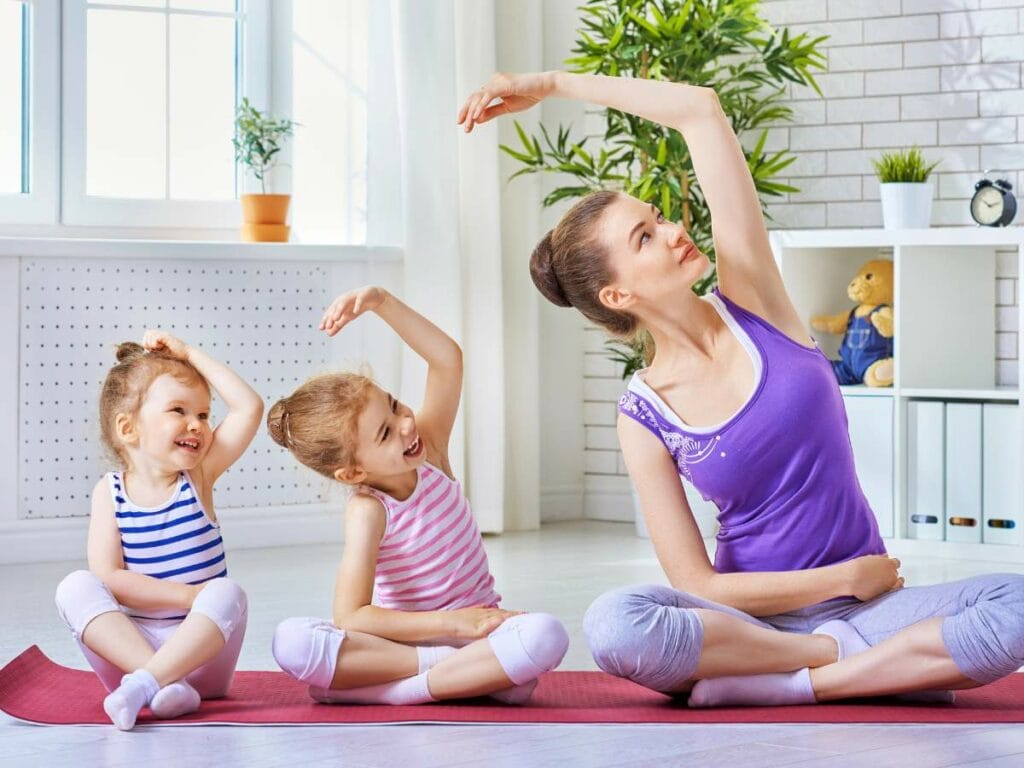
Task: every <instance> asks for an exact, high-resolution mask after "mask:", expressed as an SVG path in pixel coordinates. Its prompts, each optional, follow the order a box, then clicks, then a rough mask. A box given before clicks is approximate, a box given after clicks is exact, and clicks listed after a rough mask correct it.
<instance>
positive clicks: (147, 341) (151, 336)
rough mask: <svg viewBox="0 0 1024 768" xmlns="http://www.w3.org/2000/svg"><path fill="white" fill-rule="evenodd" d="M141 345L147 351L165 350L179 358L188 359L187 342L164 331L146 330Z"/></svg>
mask: <svg viewBox="0 0 1024 768" xmlns="http://www.w3.org/2000/svg"><path fill="white" fill-rule="evenodd" d="M142 346H144V347H145V348H146V350H147V351H149V352H161V351H162V352H167V353H168V354H170V355H171V356H173V357H176V358H178V359H179V360H188V344H186V343H185V342H183V341H182V340H181V339H179V338H178V337H176V336H171V334H169V333H167V332H166V331H160V330H154V329H150V330H148V331H146V335H145V336H143V337H142Z"/></svg>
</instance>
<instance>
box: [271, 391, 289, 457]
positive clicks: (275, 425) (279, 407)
mask: <svg viewBox="0 0 1024 768" xmlns="http://www.w3.org/2000/svg"><path fill="white" fill-rule="evenodd" d="M287 399H288V398H283V399H281V400H278V401H277V402H276V403H274V404H273V405H272V406H271V407H270V411H269V412H268V413H267V431H268V432H269V433H270V437H271V439H272V440H273V441H274V442H275V443H277V444H278V445H280V446H281V447H282V448H288V447H289V445H288V443H289V442H290V441H289V435H288V424H287V423H286V422H287V419H288V406H287V402H286V401H287Z"/></svg>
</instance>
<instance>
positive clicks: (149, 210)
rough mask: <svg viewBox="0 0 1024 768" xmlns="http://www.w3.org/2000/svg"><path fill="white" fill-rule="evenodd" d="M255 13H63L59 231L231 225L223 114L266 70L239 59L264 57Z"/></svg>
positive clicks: (232, 181) (88, 9)
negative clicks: (73, 226) (82, 226)
mask: <svg viewBox="0 0 1024 768" xmlns="http://www.w3.org/2000/svg"><path fill="white" fill-rule="evenodd" d="M265 10H266V6H265V2H260V1H259V0H249V1H248V2H242V0H237V1H236V0H109V1H108V2H98V1H94V0H88V1H87V2H73V3H65V5H64V14H65V19H64V23H65V30H66V41H65V49H64V55H65V67H64V83H63V96H64V111H65V120H64V163H65V170H64V180H63V181H64V197H63V219H64V222H65V223H70V224H100V225H123V226H172V227H234V226H237V224H238V220H239V214H238V204H237V200H236V193H237V182H238V180H237V178H236V171H235V162H234V150H233V148H232V145H231V137H232V134H233V131H234V112H235V107H236V105H237V104H238V102H239V101H240V99H241V95H242V93H243V92H244V91H245V88H246V85H247V84H248V85H249V86H251V91H261V90H262V92H263V93H265V92H266V90H265V87H264V88H263V89H261V88H260V81H261V78H260V77H259V75H258V73H259V72H260V71H265V66H264V65H263V64H262V63H261V62H260V61H258V60H257V57H256V56H250V55H248V53H247V52H249V51H261V52H263V55H266V52H267V46H266V44H265V41H266V34H265V15H266V14H265ZM252 95H253V94H252V93H251V92H250V96H251V97H252ZM253 100H254V102H256V103H257V104H258V103H259V102H260V99H259V98H254V99H253Z"/></svg>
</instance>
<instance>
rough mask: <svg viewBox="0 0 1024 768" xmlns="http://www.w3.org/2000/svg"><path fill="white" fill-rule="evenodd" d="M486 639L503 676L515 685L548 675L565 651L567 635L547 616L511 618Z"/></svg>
mask: <svg viewBox="0 0 1024 768" xmlns="http://www.w3.org/2000/svg"><path fill="white" fill-rule="evenodd" d="M488 639H489V640H490V643H491V648H492V649H493V650H494V655H495V656H497V657H498V662H499V663H500V664H501V667H502V669H504V670H505V674H506V675H508V678H509V680H511V681H512V682H513V683H515V684H516V685H522V684H523V683H526V682H529V681H530V680H536V679H537V678H538V677H540V676H541V675H542V674H544V673H545V672H550V671H551V670H552V669H554V668H555V667H557V666H558V665H559V664H561V663H562V659H563V658H565V652H566V651H567V650H569V633H568V632H566V631H565V627H564V626H562V622H560V621H559V620H558V619H556V618H555V617H554V616H552V615H551V614H550V613H526V614H523V615H521V616H513V617H512V618H511V619H507V620H506V621H504V622H503V623H502V625H501V626H500V627H498V628H497V629H496V630H494V632H492V633H491V634H490V636H489V637H488Z"/></svg>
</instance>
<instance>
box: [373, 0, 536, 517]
mask: <svg viewBox="0 0 1024 768" xmlns="http://www.w3.org/2000/svg"><path fill="white" fill-rule="evenodd" d="M390 14H391V28H392V30H393V36H392V39H393V42H394V59H393V60H394V75H395V81H396V86H397V89H396V90H397V94H398V96H397V100H398V110H397V112H398V114H397V125H398V128H399V131H398V133H399V138H398V143H397V147H396V149H397V150H398V152H397V156H398V157H399V158H400V165H401V169H400V170H401V173H400V176H401V182H402V183H401V187H402V189H401V195H400V196H401V200H402V208H403V213H402V220H403V224H404V244H405V253H406V256H405V298H406V299H407V300H408V302H409V303H410V304H411V305H412V306H414V307H417V308H419V309H421V310H423V311H424V313H425V314H426V315H428V316H429V317H430V318H431V319H432V320H434V321H435V322H436V323H437V324H438V325H439V326H440V327H441V328H443V329H444V330H445V331H446V332H448V333H449V334H450V335H451V336H453V337H454V338H455V339H456V340H458V341H459V343H460V344H461V345H462V348H463V352H464V363H465V381H464V391H463V408H462V411H461V414H462V415H461V417H460V421H459V423H457V424H456V428H455V432H454V433H453V435H452V444H451V457H452V462H453V467H454V468H455V470H456V472H457V473H458V475H459V477H460V478H461V479H462V480H463V482H464V484H465V486H466V490H467V493H468V495H469V498H470V500H471V502H472V506H473V509H474V511H475V513H476V517H477V520H478V522H479V524H480V527H481V529H482V530H484V531H485V532H499V531H502V530H506V529H508V528H522V527H534V526H535V525H536V515H533V519H532V520H531V519H529V517H528V518H527V519H525V520H524V518H523V516H522V514H521V513H520V510H519V509H518V508H511V507H516V506H517V505H515V504H509V503H508V502H509V500H513V501H514V500H515V499H517V498H518V493H517V492H516V491H515V489H512V488H509V487H508V482H507V477H508V475H509V472H508V464H509V461H510V456H512V455H516V456H517V458H516V461H517V462H520V461H522V462H523V463H524V465H528V464H529V463H530V462H531V461H532V462H533V463H534V464H536V463H537V461H538V459H537V446H536V445H532V446H529V447H528V449H527V453H528V454H529V456H525V457H524V456H521V455H518V454H521V453H522V452H521V451H520V452H518V454H517V452H513V451H511V450H509V446H508V433H509V430H508V429H507V422H506V408H507V405H508V404H509V402H510V397H513V396H514V394H515V393H514V392H511V393H510V392H509V388H508V386H507V383H506V378H507V377H506V362H505V361H506V359H507V354H506V340H505V339H506V335H505V318H506V316H507V315H508V313H507V311H506V308H505V306H504V305H505V291H504V287H503V262H502V248H501V214H500V199H501V188H502V184H503V182H502V180H501V178H500V176H499V168H498V128H497V125H496V124H493V123H492V124H488V125H484V126H481V127H479V128H477V129H476V130H474V131H473V133H472V134H471V135H469V136H466V135H464V134H463V133H462V132H461V131H460V129H458V127H457V126H456V124H455V119H456V114H457V110H458V106H459V104H460V100H461V99H462V98H464V97H465V95H466V94H468V93H469V92H470V91H472V90H473V89H475V88H477V87H478V86H479V85H481V84H482V83H483V82H485V81H486V79H487V78H488V77H489V76H490V75H491V74H492V73H493V72H494V70H495V68H496V57H495V21H494V2H493V0H432V1H431V2H417V0H392V2H391V4H390ZM371 130H373V127H372V124H371ZM371 174H372V175H373V177H376V172H375V171H373V170H371ZM371 186H372V182H371ZM520 268H521V269H526V264H525V261H523V263H522V264H521V267H520ZM425 374H426V367H425V365H424V364H423V363H422V361H420V360H419V359H418V358H417V357H416V356H415V355H414V354H412V353H411V352H407V353H406V354H405V355H404V357H403V360H402V390H403V392H410V393H413V392H415V393H420V392H422V391H423V383H424V380H425ZM524 405H526V407H528V404H524ZM535 414H536V411H535V410H534V411H532V412H528V413H526V414H524V415H525V416H526V418H536V416H535ZM513 476H514V473H513Z"/></svg>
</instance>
